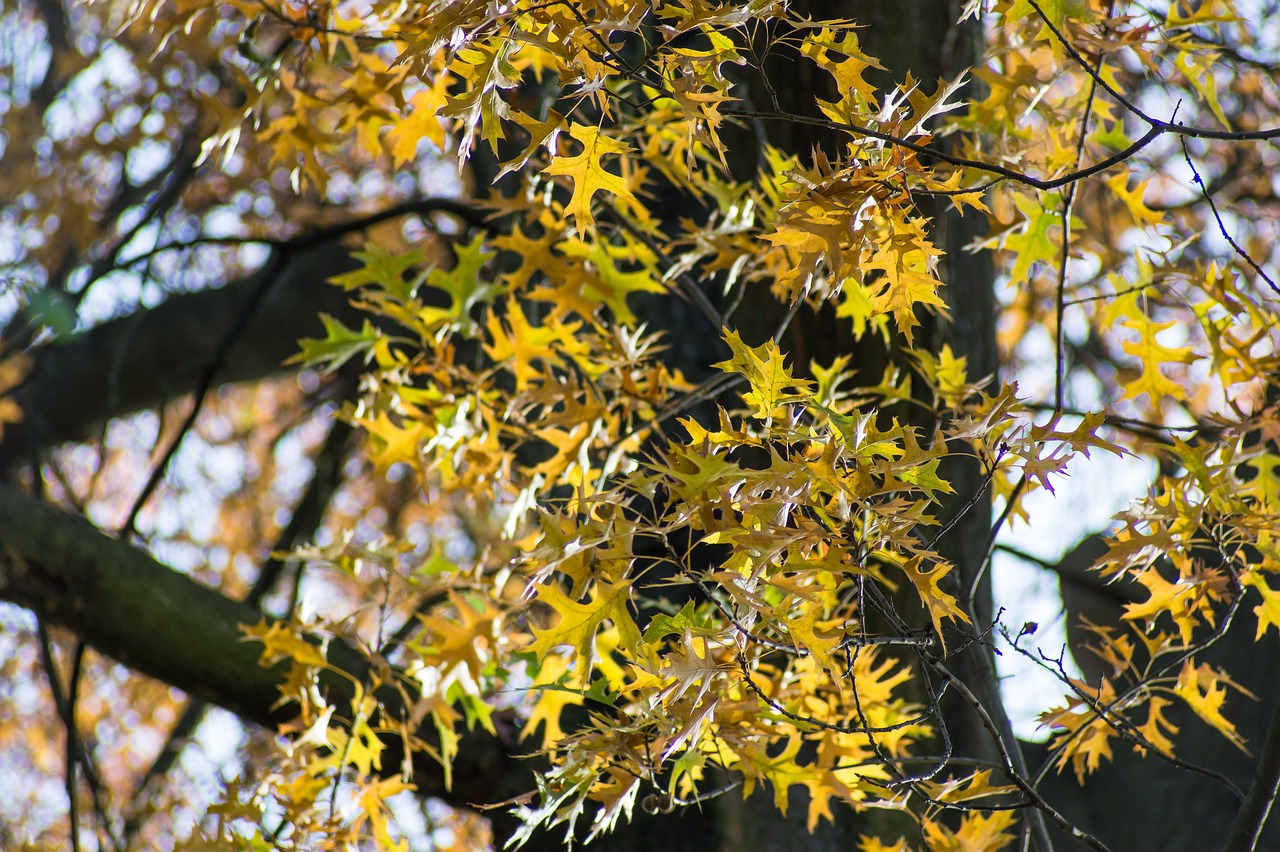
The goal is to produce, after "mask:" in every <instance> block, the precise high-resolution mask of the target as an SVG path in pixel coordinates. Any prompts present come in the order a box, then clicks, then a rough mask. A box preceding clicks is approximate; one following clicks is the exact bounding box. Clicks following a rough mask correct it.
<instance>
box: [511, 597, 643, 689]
mask: <svg viewBox="0 0 1280 852" xmlns="http://www.w3.org/2000/svg"><path fill="white" fill-rule="evenodd" d="M536 593H537V600H538V602H539V603H543V604H546V605H547V606H549V607H551V609H553V610H554V611H555V612H556V614H557V615H558V616H559V618H558V619H557V621H556V623H555V625H554V626H552V627H535V628H534V629H533V636H534V641H533V643H532V644H531V645H529V648H528V650H530V651H532V652H534V653H536V654H537V655H538V657H539V658H540V659H541V658H542V657H544V656H546V655H547V654H548V653H549V652H550V651H552V650H553V649H554V648H556V647H558V646H560V645H568V646H569V647H571V648H573V649H574V652H575V653H576V654H577V657H578V660H579V662H580V665H581V666H582V667H583V668H590V667H591V666H592V664H593V663H594V661H595V655H596V634H597V633H598V632H599V631H600V630H601V629H602V627H603V625H604V623H605V622H606V621H612V622H613V624H614V626H615V627H616V628H617V629H618V635H619V637H620V640H621V644H622V646H623V647H624V648H628V649H634V648H635V647H637V646H638V645H639V643H640V630H639V629H638V628H637V627H636V623H635V621H634V620H633V619H632V618H631V613H630V611H629V610H628V604H629V603H630V601H631V583H630V582H629V581H627V580H621V581H619V582H617V583H606V582H603V581H597V582H596V585H595V588H594V589H593V591H592V592H591V595H590V597H589V598H588V599H587V600H586V601H585V602H579V601H575V600H572V599H570V598H569V596H568V595H566V594H565V593H564V592H562V591H561V590H560V587H559V586H557V585H555V584H554V583H548V584H546V585H542V586H538V587H537V589H536Z"/></svg>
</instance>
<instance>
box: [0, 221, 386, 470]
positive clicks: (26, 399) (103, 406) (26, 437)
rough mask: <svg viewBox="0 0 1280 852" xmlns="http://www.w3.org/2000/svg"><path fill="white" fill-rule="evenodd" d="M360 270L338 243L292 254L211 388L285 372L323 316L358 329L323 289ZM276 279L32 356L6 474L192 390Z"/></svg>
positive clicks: (177, 302) (127, 321)
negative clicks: (34, 455)
mask: <svg viewBox="0 0 1280 852" xmlns="http://www.w3.org/2000/svg"><path fill="white" fill-rule="evenodd" d="M354 266H355V261H354V260H353V259H352V258H351V255H350V253H349V252H348V251H347V250H346V249H345V248H343V247H342V246H340V245H338V244H337V243H336V242H334V243H328V244H323V245H318V246H316V247H313V248H309V249H305V250H298V251H296V252H290V254H289V256H288V257H287V258H286V259H285V261H284V265H283V268H282V269H280V270H279V271H278V280H276V281H275V282H268V283H267V284H266V286H268V287H269V289H270V292H269V293H267V295H266V297H265V298H264V299H263V300H262V303H261V304H260V305H258V306H257V311H256V313H255V315H254V316H253V317H252V318H251V319H249V321H248V322H247V323H246V325H245V328H244V333H243V334H242V335H240V336H239V338H238V339H237V340H236V341H234V343H233V344H232V345H231V346H230V347H229V348H228V349H227V351H226V354H225V358H224V359H223V364H222V367H221V369H219V370H218V372H217V374H216V375H215V376H214V382H215V383H216V384H225V383H228V382H240V381H248V380H251V379H260V378H263V377H265V376H269V375H272V374H274V373H277V372H280V371H283V370H284V369H286V368H285V367H284V366H283V362H284V360H285V359H286V358H288V357H289V356H291V355H293V354H295V353H296V352H297V341H298V340H299V339H300V338H302V337H308V336H319V335H322V334H323V329H322V327H321V325H320V321H319V319H318V318H317V314H318V313H320V312H326V313H329V314H333V315H335V316H337V317H339V318H343V319H344V320H345V321H347V322H350V323H357V322H358V321H359V320H358V317H359V316H361V315H360V314H359V313H358V312H356V311H355V310H354V309H353V308H351V307H350V305H349V304H348V300H349V299H350V294H348V293H347V292H345V291H343V290H342V289H341V288H339V287H334V286H332V285H331V284H329V283H327V282H328V279H329V277H330V276H332V275H334V274H336V273H340V272H344V271H346V270H349V269H352V268H354ZM271 274H272V272H271V270H270V267H268V269H266V270H260V271H259V272H256V273H254V274H252V275H249V276H247V277H245V278H242V279H240V280H238V281H235V282H232V283H230V284H227V285H226V286H224V287H220V288H217V289H214V290H203V291H200V292H198V293H190V294H184V295H180V296H174V297H172V298H170V299H169V300H168V301H167V302H164V303H163V304H161V305H159V306H158V307H155V308H151V309H143V310H139V311H138V312H137V313H134V314H131V315H129V316H126V317H122V318H120V319H116V320H112V321H110V322H106V323H103V324H102V325H100V326H97V327H95V328H93V329H91V330H89V331H87V332H84V333H83V334H78V335H75V336H73V337H71V338H69V339H68V340H66V341H65V342H60V343H55V344H52V345H49V346H45V347H41V348H38V349H36V350H34V351H33V352H32V358H33V361H34V363H33V365H32V369H31V372H30V374H29V375H28V377H27V380H26V382H24V383H23V385H22V387H20V388H19V389H18V390H17V391H16V392H15V394H14V397H13V399H14V401H15V402H16V403H17V404H18V405H19V406H20V407H21V408H22V410H23V412H24V414H25V417H26V419H25V421H24V423H23V424H21V425H20V426H19V427H15V428H11V429H7V430H5V434H4V439H3V441H0V471H2V470H5V469H10V468H12V467H13V466H14V465H15V464H21V463H23V462H25V461H27V459H28V458H29V455H30V453H31V452H32V451H33V450H38V449H39V447H40V446H48V445H50V444H57V443H61V442H65V441H84V440H88V439H90V438H92V437H93V436H94V435H95V434H96V433H97V432H98V430H99V429H101V428H102V425H103V424H104V423H106V422H107V421H109V420H110V419H111V418H113V417H118V416H120V415H122V414H128V413H131V412H134V411H139V410H141V409H145V408H152V407H155V406H157V405H161V404H163V403H164V402H165V401H167V400H170V399H176V398H178V397H180V396H183V395H184V394H187V393H191V392H192V391H193V390H194V389H195V388H196V386H197V384H198V383H199V382H200V379H201V377H202V375H203V374H204V373H205V372H206V370H207V367H208V365H209V364H210V363H213V362H214V360H215V359H216V358H217V357H218V355H219V347H220V346H222V345H223V343H224V339H225V337H226V333H227V330H228V329H229V328H231V327H233V326H234V325H235V324H236V323H237V321H238V318H239V316H240V314H241V312H242V311H243V309H244V308H245V306H246V305H247V304H248V301H249V299H250V298H251V297H252V296H253V294H254V293H255V292H258V291H259V289H260V288H261V287H262V286H263V284H264V282H263V276H267V275H271Z"/></svg>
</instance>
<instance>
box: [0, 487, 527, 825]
mask: <svg viewBox="0 0 1280 852" xmlns="http://www.w3.org/2000/svg"><path fill="white" fill-rule="evenodd" d="M0 554H2V555H0V599H3V600H8V601H11V602H13V603H17V604H19V605H21V606H24V607H27V608H29V609H31V610H33V611H34V612H36V613H37V614H38V615H39V616H40V617H42V618H44V619H46V620H47V621H48V622H50V623H52V624H58V625H60V626H62V627H65V628H67V629H68V630H71V631H73V632H74V633H76V634H78V635H79V636H81V637H83V639H84V640H85V641H86V642H87V643H88V644H89V645H91V646H93V647H94V648H95V649H97V650H98V651H100V652H101V653H103V654H105V655H107V656H109V657H111V658H112V659H115V660H118V661H119V662H121V663H124V664H125V665H127V666H129V667H130V668H133V669H135V670H136V671H138V672H141V673H142V674H145V675H148V676H150V677H153V678H156V679H158V680H160V681H163V682H165V683H167V684H170V685H171V686H175V687H177V688H179V689H182V690H183V691H185V692H188V693H190V694H191V695H193V696H196V697H198V698H201V699H203V700H206V701H209V702H211V703H213V704H217V705H218V706H220V707H224V708H226V709H228V710H230V711H231V712H233V713H235V714H236V715H237V716H239V717H240V718H241V719H243V720H245V721H246V722H252V723H255V724H258V725H263V726H266V727H270V728H274V727H275V726H277V725H278V724H280V723H281V722H284V721H288V720H289V719H290V717H291V715H292V710H291V708H289V707H287V706H286V707H278V706H276V704H277V699H278V698H279V686H280V685H281V683H282V682H283V680H284V676H285V672H284V671H283V670H282V669H281V668H280V667H276V668H271V669H266V668H263V667H262V666H260V665H259V664H258V657H259V654H260V653H261V649H260V646H258V645H257V644H256V643H252V642H245V641H244V636H243V633H242V631H241V627H240V626H241V625H242V624H254V623H257V622H258V621H259V620H260V619H262V618H263V616H262V615H261V613H259V612H258V611H257V610H255V609H254V608H253V607H251V606H248V605H246V604H242V603H238V602H236V601H233V600H230V599H229V598H226V597H223V596H222V595H221V594H219V593H217V592H216V591H214V590H212V589H209V588H207V587H205V586H202V585H200V584H199V583H197V582H195V581H194V580H192V579H190V578H189V577H187V576H185V575H183V574H179V573H178V572H176V571H173V570H172V569H170V568H168V567H166V566H164V565H162V564H160V563H159V562H157V561H155V560H154V559H152V558H151V557H150V556H149V555H147V554H146V553H144V552H143V551H142V550H140V549H138V548H136V547H134V546H132V545H130V544H128V543H126V542H124V541H120V540H118V539H114V538H111V537H109V536H107V535H104V534H103V533H102V532H101V531H99V530H98V529H97V528H95V527H94V526H93V525H92V524H91V523H90V522H89V521H88V520H86V519H84V518H82V517H79V516H76V515H71V514H68V513H66V512H63V511H61V510H59V509H57V508H54V507H52V506H49V505H47V504H44V503H41V502H40V501H38V500H35V499H33V498H31V497H28V496H27V495H25V494H22V493H21V492H19V491H16V490H14V489H12V488H8V487H5V486H0ZM327 658H328V661H329V662H330V663H331V664H332V665H334V666H336V667H337V668H339V669H341V670H342V671H343V672H345V673H346V674H347V675H349V676H350V677H344V676H341V675H338V674H334V673H329V672H326V673H323V674H322V675H321V678H320V682H321V688H322V689H323V690H324V691H325V692H326V694H327V695H328V700H329V701H330V702H331V703H333V704H334V705H337V706H347V705H349V704H350V700H351V695H352V683H359V682H369V681H370V680H371V677H370V675H371V673H370V664H369V662H368V660H367V659H366V658H365V657H364V656H363V655H362V654H360V653H359V652H357V651H356V650H355V649H354V648H352V647H351V646H349V645H347V644H345V643H343V642H341V641H339V640H331V641H330V642H329V644H328V648H327ZM379 697H380V698H382V699H383V703H384V705H386V707H387V710H386V712H387V713H388V714H389V715H391V716H392V717H394V716H396V715H397V714H398V713H399V712H400V711H401V710H403V709H404V708H403V707H401V706H400V705H399V704H398V702H399V700H400V698H399V694H398V693H397V692H396V691H395V690H390V689H388V690H385V694H384V693H380V694H379ZM506 729H507V730H509V729H510V723H509V721H508V723H506ZM500 730H502V728H500ZM421 735H422V736H424V737H427V736H429V734H428V732H427V731H423V732H422V733H421ZM464 740H465V744H464V747H463V748H462V749H461V751H460V756H459V759H458V761H456V762H455V766H454V784H453V787H452V788H446V786H445V783H444V773H443V771H442V770H441V769H440V767H439V766H437V765H435V764H434V763H431V762H429V761H425V760H424V761H422V762H420V763H415V764H414V782H415V784H417V787H418V790H419V791H420V792H421V793H422V794H424V795H428V796H435V797H438V798H440V799H442V800H444V801H446V802H448V803H450V804H452V805H454V806H455V807H470V806H473V805H486V804H493V803H496V802H500V801H503V800H505V799H507V798H510V797H511V796H513V795H515V793H517V792H519V791H520V790H522V789H527V788H528V787H529V786H531V779H530V778H529V774H528V773H529V771H530V769H532V764H530V763H529V762H527V761H522V760H521V756H520V752H521V749H519V748H518V747H516V746H515V745H514V744H512V743H504V742H502V741H501V740H500V739H499V738H496V737H492V736H489V735H487V734H485V733H484V732H482V731H478V732H476V733H472V734H466V735H465V736H464ZM398 742H399V741H398V740H397V739H395V738H389V739H388V740H387V746H388V751H389V752H390V751H393V750H396V749H397V743H398ZM384 766H386V767H388V771H395V770H396V769H397V768H398V766H399V755H398V752H397V754H388V755H384ZM500 836H501V835H500Z"/></svg>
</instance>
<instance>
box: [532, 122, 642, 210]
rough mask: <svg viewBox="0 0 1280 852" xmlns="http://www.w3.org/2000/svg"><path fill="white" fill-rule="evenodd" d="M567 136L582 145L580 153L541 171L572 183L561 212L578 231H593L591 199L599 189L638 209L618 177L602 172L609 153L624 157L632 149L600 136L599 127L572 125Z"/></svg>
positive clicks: (562, 158)
mask: <svg viewBox="0 0 1280 852" xmlns="http://www.w3.org/2000/svg"><path fill="white" fill-rule="evenodd" d="M569 135H570V136H572V137H573V138H574V139H576V140H577V141H578V142H580V143H581V144H582V151H581V152H580V153H578V154H574V155H572V156H564V157H556V158H555V159H553V160H552V161H551V165H549V166H547V168H546V169H544V170H543V173H544V174H548V175H565V176H566V177H569V178H570V179H572V180H573V195H572V196H571V197H570V198H569V203H568V204H566V205H565V208H564V210H565V213H566V214H568V215H570V216H573V217H574V219H575V220H576V221H577V223H578V228H579V230H583V231H586V230H593V229H594V228H595V226H596V220H595V217H594V216H592V215H591V199H592V197H593V196H595V194H596V193H597V192H599V191H600V190H602V189H603V190H605V191H607V192H611V193H613V194H614V195H615V196H617V197H618V199H620V200H621V201H623V202H625V203H626V204H627V205H628V206H638V203H637V201H636V197H635V195H634V194H632V192H631V189H630V188H629V187H628V186H627V181H626V180H625V179H624V178H623V177H621V176H620V175H615V174H613V173H612V172H609V171H606V170H605V167H604V164H603V163H602V162H601V159H602V158H603V157H605V156H608V155H610V154H626V153H628V152H630V151H633V150H634V149H633V148H632V147H631V146H630V145H627V144H626V143H624V142H619V141H617V140H616V139H611V138H610V137H608V136H605V135H603V134H601V132H600V128H598V127H591V126H590V125H587V124H573V125H571V126H570V128H569Z"/></svg>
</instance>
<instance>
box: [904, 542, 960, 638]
mask: <svg viewBox="0 0 1280 852" xmlns="http://www.w3.org/2000/svg"><path fill="white" fill-rule="evenodd" d="M923 559H924V558H923V557H921V556H912V557H911V558H910V559H908V560H906V561H905V562H903V563H902V564H901V565H899V566H898V567H899V568H901V569H902V573H904V574H906V575H907V579H909V580H910V581H911V584H912V585H913V586H915V587H916V592H917V594H919V595H920V602H921V603H923V604H924V605H925V608H926V609H928V610H929V618H930V619H932V621H933V629H934V630H937V631H938V633H939V635H941V633H942V619H944V618H951V619H958V620H960V621H963V622H964V623H965V624H968V623H969V616H967V615H965V613H964V610H962V609H960V607H959V606H958V605H957V604H956V599H955V598H954V597H953V596H952V595H949V594H947V593H946V592H944V591H942V589H940V588H938V583H939V581H941V580H942V578H943V577H945V576H947V574H949V573H951V570H952V566H950V565H947V564H945V563H939V564H937V565H934V566H933V567H932V568H929V569H922V568H921V567H920V565H921V563H922V562H923Z"/></svg>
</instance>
